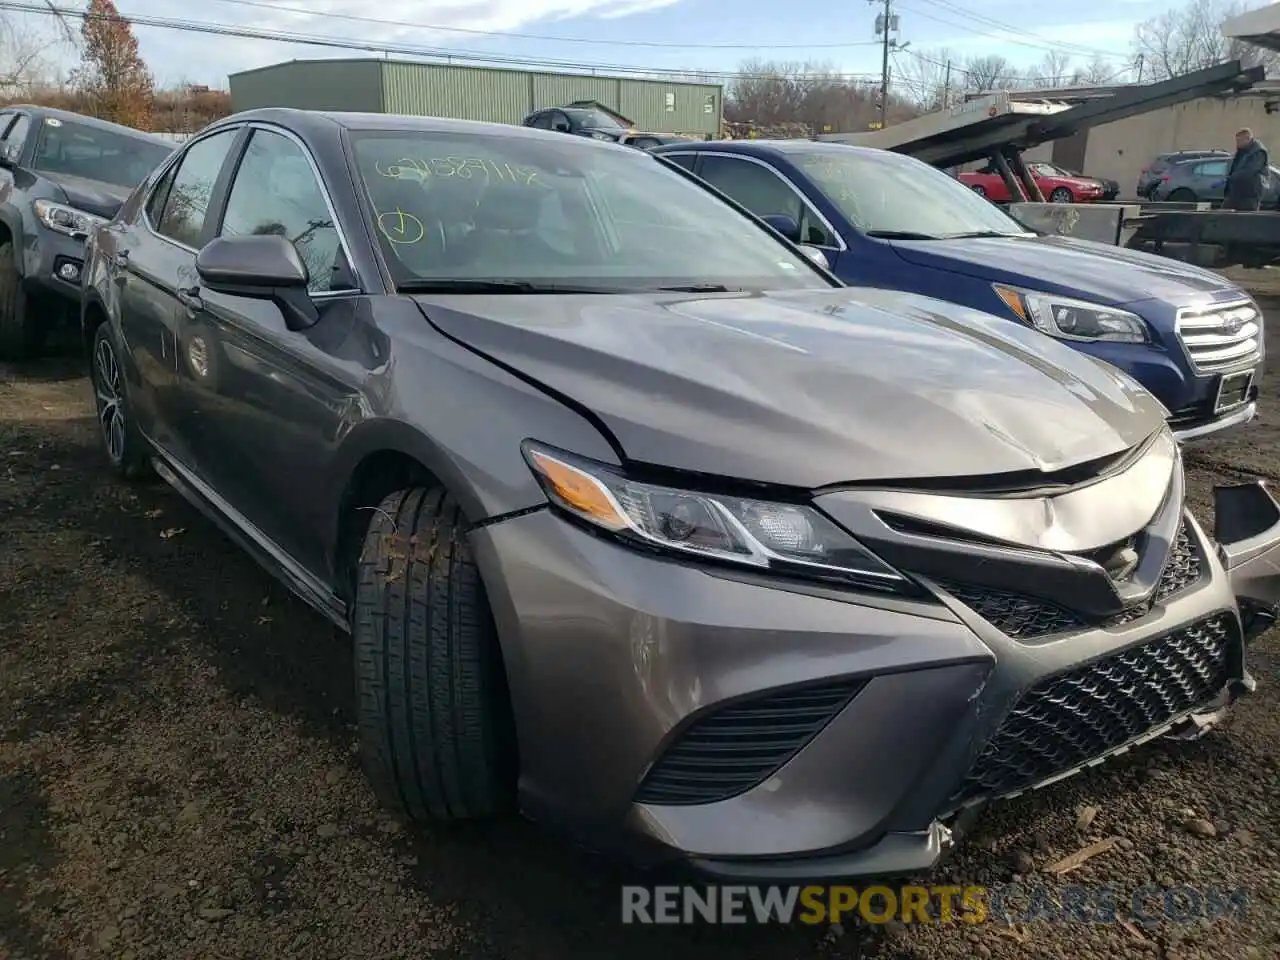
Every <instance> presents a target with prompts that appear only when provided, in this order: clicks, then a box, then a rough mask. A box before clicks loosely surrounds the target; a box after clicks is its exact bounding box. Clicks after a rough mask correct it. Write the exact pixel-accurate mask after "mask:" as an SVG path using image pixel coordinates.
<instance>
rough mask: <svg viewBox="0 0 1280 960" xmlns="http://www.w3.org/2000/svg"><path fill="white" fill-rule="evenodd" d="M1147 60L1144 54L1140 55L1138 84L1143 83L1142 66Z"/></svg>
mask: <svg viewBox="0 0 1280 960" xmlns="http://www.w3.org/2000/svg"><path fill="white" fill-rule="evenodd" d="M1145 59H1146V58H1145V57H1144V56H1143V54H1141V53H1140V54H1138V82H1139V83H1141V82H1142V65H1143V61H1144V60H1145Z"/></svg>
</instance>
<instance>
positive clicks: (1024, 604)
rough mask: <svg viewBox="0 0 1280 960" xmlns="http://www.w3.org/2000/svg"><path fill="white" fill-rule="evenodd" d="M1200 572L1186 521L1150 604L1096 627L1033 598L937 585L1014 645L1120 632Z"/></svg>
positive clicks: (960, 585)
mask: <svg viewBox="0 0 1280 960" xmlns="http://www.w3.org/2000/svg"><path fill="white" fill-rule="evenodd" d="M1200 573H1201V566H1200V554H1199V552H1198V551H1197V550H1196V547H1195V544H1194V543H1193V542H1192V539H1191V532H1190V530H1189V529H1188V527H1187V524H1186V521H1183V523H1182V526H1181V527H1179V528H1178V535H1177V537H1175V538H1174V541H1173V549H1172V550H1170V551H1169V559H1168V562H1166V564H1165V568H1164V572H1163V573H1162V574H1161V575H1160V582H1159V583H1158V584H1156V589H1155V591H1154V592H1153V593H1152V598H1151V600H1150V601H1149V602H1147V603H1144V604H1142V605H1141V606H1137V607H1133V608H1130V609H1129V610H1126V611H1125V612H1124V613H1121V614H1118V615H1116V616H1114V617H1112V618H1111V619H1109V620H1106V621H1104V622H1102V623H1099V624H1091V623H1089V622H1088V621H1086V620H1084V619H1083V618H1082V617H1080V616H1078V615H1077V614H1074V613H1072V612H1071V611H1070V610H1065V609H1063V608H1062V607H1059V606H1057V605H1056V604H1052V603H1049V602H1048V601H1045V600H1040V599H1038V598H1036V597H1028V596H1023V595H1021V594H1017V593H1007V592H1004V591H1000V590H992V589H989V588H987V587H979V586H974V585H971V584H963V583H953V582H951V581H946V580H939V581H938V586H940V587H942V589H944V590H946V591H947V593H949V594H951V595H952V596H953V597H955V598H956V599H957V600H959V601H960V602H961V603H963V604H964V605H965V606H966V607H968V608H969V609H970V610H972V611H973V612H974V613H976V614H977V615H978V616H980V617H981V618H982V619H983V620H986V621H987V622H988V623H989V624H991V625H992V626H993V627H995V628H996V629H997V630H999V631H1000V632H1001V633H1003V634H1004V635H1005V636H1008V637H1012V638H1013V639H1015V640H1035V639H1039V638H1041V637H1047V636H1052V635H1053V634H1055V633H1067V632H1069V631H1071V630H1084V629H1086V628H1088V627H1090V626H1101V627H1118V626H1121V625H1122V624H1126V623H1132V622H1133V621H1134V620H1140V619H1141V618H1142V617H1145V616H1146V615H1147V614H1148V613H1150V612H1151V607H1152V605H1153V604H1155V603H1162V602H1164V601H1165V600H1168V599H1169V598H1170V597H1173V596H1175V595H1176V594H1179V593H1181V592H1182V591H1183V590H1186V589H1187V588H1188V587H1190V586H1192V585H1193V584H1195V583H1196V582H1198V581H1199V579H1200Z"/></svg>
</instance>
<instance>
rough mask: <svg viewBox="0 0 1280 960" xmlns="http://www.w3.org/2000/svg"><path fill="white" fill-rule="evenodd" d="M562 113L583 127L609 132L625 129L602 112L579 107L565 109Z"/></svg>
mask: <svg viewBox="0 0 1280 960" xmlns="http://www.w3.org/2000/svg"><path fill="white" fill-rule="evenodd" d="M564 113H565V114H566V115H567V116H568V117H570V118H572V119H573V120H576V121H577V122H578V123H580V124H582V126H584V127H596V128H598V129H606V128H607V129H610V130H625V129H626V127H624V126H623V125H622V124H620V123H619V122H618V121H617V120H615V119H614V118H613V117H611V116H609V114H607V113H605V112H604V111H603V110H590V109H586V110H584V109H582V108H581V107H566V108H565V109H564Z"/></svg>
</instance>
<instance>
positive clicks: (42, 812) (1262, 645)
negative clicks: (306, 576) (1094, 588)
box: [0, 274, 1280, 960]
mask: <svg viewBox="0 0 1280 960" xmlns="http://www.w3.org/2000/svg"><path fill="white" fill-rule="evenodd" d="M1242 276H1246V277H1247V275H1242ZM1261 276H1262V278H1263V279H1261V280H1257V279H1256V278H1252V277H1250V278H1248V279H1250V281H1251V282H1253V283H1256V284H1257V285H1258V289H1259V290H1260V291H1263V292H1267V293H1272V294H1276V295H1278V296H1277V297H1276V298H1274V299H1272V298H1270V297H1269V298H1268V299H1267V300H1266V302H1265V304H1264V305H1265V306H1266V308H1267V310H1268V312H1269V313H1270V315H1271V316H1272V317H1273V318H1275V319H1274V320H1273V323H1272V326H1271V336H1270V340H1271V344H1270V347H1269V351H1268V352H1269V356H1270V357H1271V358H1276V357H1277V356H1280V322H1276V321H1280V284H1275V283H1274V282H1273V281H1271V280H1270V279H1269V277H1268V276H1267V275H1265V274H1262V275H1261ZM1262 284H1267V285H1268V287H1267V288H1266V289H1265V290H1264V288H1263V286H1262ZM1272 287H1274V289H1273V288H1272ZM1274 364H1275V361H1274V359H1273V360H1272V362H1271V364H1270V366H1272V367H1273V370H1272V372H1271V379H1269V380H1268V381H1267V382H1266V383H1265V385H1264V401H1263V412H1262V414H1261V417H1260V419H1259V421H1258V422H1257V423H1255V424H1253V425H1251V426H1250V427H1248V428H1246V429H1244V430H1242V431H1241V432H1240V433H1239V434H1238V436H1235V437H1231V438H1228V439H1225V440H1222V441H1216V442H1209V443H1206V444H1205V445H1203V446H1201V447H1200V448H1198V449H1196V450H1195V451H1193V452H1192V453H1191V454H1190V462H1191V465H1192V472H1191V482H1192V487H1193V498H1194V500H1195V502H1196V504H1197V505H1198V509H1199V510H1200V513H1201V515H1202V516H1203V517H1205V518H1206V519H1207V518H1208V515H1207V506H1206V504H1207V499H1206V498H1207V492H1208V490H1209V487H1210V485H1211V484H1212V483H1214V482H1220V481H1221V479H1223V478H1232V477H1236V476H1240V475H1241V474H1246V475H1247V474H1260V475H1264V476H1268V477H1275V478H1277V479H1280V396H1278V395H1277V394H1278V393H1280V390H1278V389H1277V383H1278V382H1280V381H1277V380H1276V379H1275V377H1276V374H1275V372H1274ZM350 659H351V657H350V649H349V645H348V643H347V641H346V640H345V639H343V638H341V637H339V636H338V635H336V634H335V631H333V630H332V629H331V628H330V627H329V626H327V625H326V624H325V622H324V621H322V620H321V619H320V618H319V617H318V616H316V615H315V614H313V613H311V612H310V611H309V610H308V609H307V608H306V607H304V606H303V605H302V604H301V603H300V602H298V601H296V600H294V599H293V598H292V597H291V596H289V595H288V594H287V593H286V592H285V590H284V589H283V588H281V587H280V586H278V585H277V584H275V583H274V582H273V581H272V580H270V579H269V578H268V577H267V576H266V575H265V574H263V573H262V572H260V571H259V570H258V569H257V568H256V567H255V566H254V565H253V563H252V562H251V561H250V560H249V559H248V558H247V557H245V556H244V555H243V554H242V553H241V552H240V551H239V550H238V549H237V548H236V547H234V546H233V545H232V544H231V543H230V542H229V541H228V540H227V539H226V538H224V537H223V536H222V535H221V534H220V533H219V532H218V531H217V530H216V529H215V528H214V527H213V526H212V525H211V524H210V523H208V522H206V521H205V520H204V519H202V518H201V517H200V516H199V515H198V514H196V513H195V512H194V511H193V510H192V509H190V508H188V507H187V506H186V505H185V503H183V502H182V501H181V500H179V498H178V497H177V496H176V495H175V494H173V493H172V492H170V491H169V490H168V489H167V488H166V487H164V486H163V485H160V484H154V485H143V486H133V487H130V486H126V485H122V484H120V483H117V482H115V481H114V480H113V479H112V477H111V476H110V475H109V474H108V472H107V470H106V469H105V468H104V465H103V462H102V460H101V459H100V455H99V452H98V448H97V440H96V437H95V433H94V423H93V419H92V417H91V415H90V408H89V405H88V388H87V385H86V382H85V380H84V379H83V378H82V377H81V375H80V372H79V369H78V367H77V366H76V365H75V364H71V363H67V362H57V363H50V364H47V365H43V366H40V367H38V368H36V369H34V370H32V369H26V370H24V371H23V372H21V373H15V372H14V371H13V370H8V371H5V370H2V369H0V960H37V958H81V957H85V958H88V957H110V958H113V960H131V958H163V960H182V958H199V960H206V958H237V960H238V958H244V960H250V958H252V960H258V958H263V960H266V958H271V960H276V958H335V960H338V958H341V960H346V958H393V957H406V958H408V957H413V958H422V957H433V958H459V960H461V958H477V960H479V958H505V960H523V958H539V960H542V958H546V960H553V958H554V960H569V958H578V957H582V958H592V960H597V958H598V960H604V958H617V960H632V958H634V960H648V958H651V957H653V956H659V955H660V956H662V957H663V958H664V960H693V958H697V960H721V958H724V960H728V958H735V960H743V958H760V960H799V958H804V957H817V956H827V957H836V958H853V957H884V958H890V957H895V958H904V960H925V958H952V957H954V958H972V957H980V958H985V957H1015V956H1017V957H1025V956H1031V957H1060V958H1087V957H1108V958H1113V957H1118V956H1150V957H1162V958H1190V957H1204V958H1213V960H1222V958H1227V957H1231V958H1248V957H1268V958H1270V957H1277V956H1280V804H1275V805H1273V804H1272V799H1273V797H1274V796H1276V795H1277V793H1278V792H1280V692H1278V691H1280V641H1278V640H1277V638H1276V636H1275V635H1274V634H1273V635H1270V636H1268V637H1265V638H1263V639H1262V640H1261V641H1260V642H1259V643H1258V645H1257V646H1256V647H1255V648H1254V650H1253V651H1252V654H1251V667H1252V670H1253V672H1254V673H1255V675H1256V676H1257V678H1258V681H1259V689H1258V692H1257V694H1256V695H1255V696H1253V697H1252V698H1249V699H1247V700H1245V701H1244V702H1242V703H1241V704H1240V705H1239V707H1238V709H1237V710H1236V711H1235V712H1234V714H1233V716H1232V719H1231V721H1230V722H1229V724H1228V725H1227V726H1226V727H1225V728H1224V729H1221V730H1219V731H1215V732H1214V733H1212V734H1210V735H1209V736H1208V737H1207V738H1205V739H1203V740H1200V741H1198V742H1195V743H1189V744H1187V743H1159V744H1153V745H1148V746H1147V747H1144V748H1143V749H1141V750H1138V751H1135V752H1134V753H1133V754H1131V755H1129V756H1126V757H1123V758H1120V759H1119V760H1117V761H1115V762H1113V763H1111V764H1108V765H1106V766H1104V767H1103V768H1101V769H1099V770H1096V771H1094V772H1092V773H1089V774H1087V775H1082V776H1079V777H1076V778H1073V779H1072V780H1070V781H1068V782H1066V783H1063V784H1060V785H1058V786H1057V787H1055V788H1052V789H1049V790H1046V791H1042V792H1041V793H1039V794H1037V795H1035V796H1032V797H1027V798H1021V799H1019V800H1016V801H1013V802H1010V803H1007V804H1004V805H1002V806H1000V807H998V808H997V809H995V810H992V811H991V812H989V813H988V814H987V815H986V816H985V817H984V819H983V820H982V821H981V823H980V824H979V826H978V828H977V830H976V832H975V833H974V834H973V835H972V836H971V837H970V839H969V841H968V842H967V843H966V845H965V846H963V847H962V848H961V850H960V851H959V852H958V854H957V855H956V857H955V858H954V859H953V860H952V861H951V862H950V863H949V864H947V866H946V867H945V868H944V869H943V870H942V871H941V872H940V875H939V876H938V877H937V878H936V880H937V881H938V882H956V883H983V884H988V883H995V882H1004V881H1009V880H1011V879H1013V878H1015V877H1019V878H1021V880H1022V881H1023V882H1025V883H1032V882H1044V883H1050V882H1051V881H1052V883H1054V884H1060V883H1062V882H1063V881H1065V880H1070V881H1072V882H1078V883H1086V884H1101V883H1106V884H1111V885H1114V887H1115V888H1117V889H1118V890H1119V891H1121V893H1122V900H1123V898H1124V897H1127V896H1128V895H1129V894H1131V893H1132V892H1134V891H1136V890H1137V889H1138V888H1140V887H1142V886H1143V885H1144V884H1156V885H1159V886H1161V887H1165V888H1167V887H1172V886H1176V885H1182V884H1187V885H1191V886H1194V887H1199V888H1205V887H1216V888H1219V889H1224V890H1231V889H1236V888H1243V889H1245V890H1246V891H1247V892H1248V896H1249V912H1248V915H1247V917H1246V918H1244V919H1239V918H1236V919H1227V920H1219V921H1217V922H1216V923H1214V924H1212V925H1209V924H1205V923H1201V924H1195V923H1181V924H1178V923H1172V922H1169V923H1163V924H1160V925H1157V926H1155V927H1151V928H1146V927H1141V928H1140V927H1139V926H1138V925H1135V924H1132V923H1118V924H1102V925H1080V924H1053V923H1047V922H1045V923H1035V924H1029V925H1024V926H1008V925H1004V924H1000V923H988V924H982V925H978V926H973V927H966V926H961V925H955V924H952V925H948V926H941V925H931V926H916V925H908V926H906V927H902V926H898V925H893V926H890V927H875V928H868V927H866V926H865V925H861V924H857V925H855V924H852V923H849V924H846V925H844V926H842V927H839V928H813V927H807V926H800V925H797V926H794V927H790V928H782V927H767V928H743V927H737V928H734V927H719V928H712V927H707V926H701V927H692V928H690V927H684V928H670V927H667V928H636V927H623V926H622V925H621V924H620V923H619V921H618V917H619V913H620V898H619V890H618V887H619V884H620V883H622V882H624V879H626V875H625V874H624V873H623V872H622V871H620V870H619V869H618V868H617V867H615V866H612V865H609V864H605V863H601V862H598V861H596V860H594V859H593V858H591V857H589V856H587V855H586V854H582V853H579V852H576V851H574V850H573V849H571V848H569V847H568V846H567V845H565V844H564V842H563V841H562V840H561V839H560V838H558V837H555V836H551V835H549V834H547V833H545V832H544V831H542V830H540V829H538V828H536V827H533V826H531V825H528V824H526V823H524V822H521V821H516V820H512V821H509V822H503V823H500V824H497V825H490V826H487V827H484V828H471V829H448V830H443V829H442V830H430V831H423V830H417V829H408V828H405V827H403V826H402V825H401V824H399V823H397V822H396V821H394V820H392V819H390V818H388V817H387V816H385V815H384V814H383V813H382V812H381V811H380V810H379V809H378V807H377V806H376V804H375V803H374V801H373V799H372V797H371V795H370V793H369V790H368V789H367V788H366V786H365V783H364V781H363V780H362V778H361V776H360V774H359V771H358V767H357V758H356V756H355V752H354V735H353V728H352V719H353V717H354V709H353V703H352V689H351V687H352V683H351V664H350ZM1108 837H1114V838H1118V840H1117V842H1116V845H1115V846H1114V847H1112V848H1111V849H1110V850H1108V851H1107V852H1104V853H1102V854H1100V855H1098V856H1096V857H1094V858H1093V859H1091V860H1089V861H1088V862H1087V863H1085V865H1084V866H1083V867H1081V868H1080V869H1079V870H1077V871H1075V872H1074V873H1071V874H1068V875H1067V876H1066V877H1053V876H1051V875H1050V874H1048V873H1046V872H1045V871H1046V869H1047V868H1048V867H1049V866H1050V865H1051V864H1053V863H1055V862H1056V861H1058V860H1060V859H1061V858H1063V857H1065V856H1067V855H1068V854H1071V853H1073V852H1075V851H1077V850H1079V849H1081V848H1082V847H1085V846H1087V845H1088V844H1090V843H1091V842H1093V841H1097V840H1100V839H1104V838H1108Z"/></svg>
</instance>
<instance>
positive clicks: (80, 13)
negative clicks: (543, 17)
mask: <svg viewBox="0 0 1280 960" xmlns="http://www.w3.org/2000/svg"><path fill="white" fill-rule="evenodd" d="M0 10H12V11H15V12H18V13H31V14H36V15H40V16H62V17H68V18H73V19H76V20H82V21H83V20H113V19H115V18H113V17H110V16H107V15H103V14H94V13H90V12H88V11H86V10H76V9H73V8H68V7H52V6H50V7H46V6H43V5H38V4H34V3H21V2H12V0H0ZM119 19H120V20H123V21H126V22H128V23H130V24H132V25H134V26H141V27H153V28H156V29H160V30H174V31H177V32H179V33H199V34H205V35H211V36H222V37H235V38H237V39H244V40H266V41H271V42H276V43H290V44H297V45H299V46H314V47H327V48H330V49H336V50H358V51H361V52H363V53H384V54H386V53H396V54H401V55H403V56H410V57H422V58H429V59H432V60H435V61H443V62H445V63H451V64H454V65H464V66H478V65H482V64H492V65H500V66H507V67H525V68H535V69H550V70H564V71H572V72H576V73H585V74H588V75H591V74H595V73H598V72H603V73H610V74H623V75H627V76H634V77H637V78H644V77H663V78H672V79H677V80H686V81H695V80H697V79H702V80H707V81H715V80H725V81H732V80H771V79H775V78H777V77H778V76H779V74H777V73H767V72H766V73H752V72H748V71H732V70H676V69H671V68H664V67H641V66H636V65H634V64H618V63H584V62H582V61H579V60H555V59H550V58H544V57H517V56H504V55H502V54H495V53H489V52H486V51H483V50H461V49H452V48H439V47H422V46H417V45H413V44H402V43H391V42H386V41H380V40H360V39H354V38H353V39H340V38H338V37H330V36H324V35H317V34H302V33H292V32H289V31H282V30H265V29H259V28H256V27H240V26H235V25H232V24H226V23H208V22H200V21H190V20H175V19H170V18H166V17H152V16H145V15H137V16H125V15H124V14H121V15H120V17H119ZM874 78H875V74H872V73H822V74H813V75H811V76H803V77H798V78H795V79H798V80H799V81H801V82H814V83H825V82H837V83H838V82H851V81H854V82H864V81H870V80H872V79H874Z"/></svg>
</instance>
